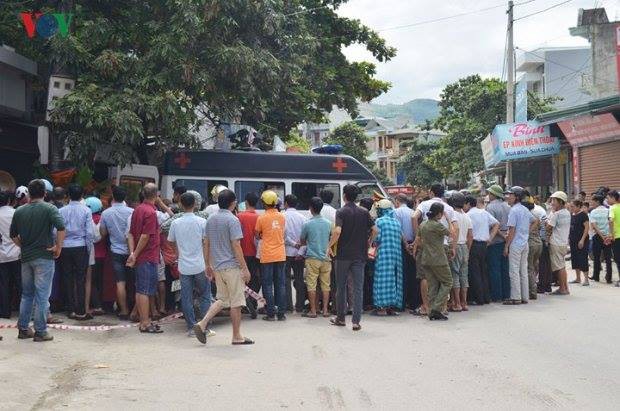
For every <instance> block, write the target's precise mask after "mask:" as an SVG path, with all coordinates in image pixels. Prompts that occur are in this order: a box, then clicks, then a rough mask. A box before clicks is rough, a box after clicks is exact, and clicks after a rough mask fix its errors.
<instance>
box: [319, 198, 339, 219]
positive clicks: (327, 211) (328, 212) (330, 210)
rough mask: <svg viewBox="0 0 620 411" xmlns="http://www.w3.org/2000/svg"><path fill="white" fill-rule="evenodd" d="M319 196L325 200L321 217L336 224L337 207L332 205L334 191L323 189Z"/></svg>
mask: <svg viewBox="0 0 620 411" xmlns="http://www.w3.org/2000/svg"><path fill="white" fill-rule="evenodd" d="M319 197H321V200H323V208H322V209H321V217H323V218H327V219H328V220H329V222H330V223H332V224H336V209H335V208H334V207H332V205H331V203H332V201H333V200H334V193H333V192H331V191H329V190H321V192H320V193H319Z"/></svg>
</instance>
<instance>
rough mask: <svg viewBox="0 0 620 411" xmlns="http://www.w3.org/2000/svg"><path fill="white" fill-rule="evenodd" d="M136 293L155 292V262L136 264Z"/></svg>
mask: <svg viewBox="0 0 620 411" xmlns="http://www.w3.org/2000/svg"><path fill="white" fill-rule="evenodd" d="M136 293H138V294H143V295H156V294H157V264H156V263H151V262H145V263H140V264H137V265H136Z"/></svg>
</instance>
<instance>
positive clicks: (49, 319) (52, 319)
mask: <svg viewBox="0 0 620 411" xmlns="http://www.w3.org/2000/svg"><path fill="white" fill-rule="evenodd" d="M63 322H64V321H63V320H61V319H60V318H58V317H54V316H52V315H50V316H49V317H47V323H48V324H62V323H63Z"/></svg>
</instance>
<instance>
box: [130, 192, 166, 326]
mask: <svg viewBox="0 0 620 411" xmlns="http://www.w3.org/2000/svg"><path fill="white" fill-rule="evenodd" d="M142 192H143V194H144V201H143V202H142V204H140V205H139V206H138V207H136V209H135V210H134V211H133V214H132V216H131V228H130V230H129V236H128V237H129V239H128V240H129V241H128V243H129V252H130V254H129V257H128V258H127V266H129V267H134V266H135V272H136V305H137V307H138V314H139V315H140V332H143V333H149V334H159V333H162V332H163V331H162V330H160V329H159V327H158V326H156V325H155V324H153V323H152V322H151V317H150V310H149V296H155V294H157V280H158V275H157V265H158V264H159V225H158V224H157V212H156V208H155V200H156V199H157V186H156V185H155V184H153V183H149V184H146V185H145V186H144V188H143V191H142Z"/></svg>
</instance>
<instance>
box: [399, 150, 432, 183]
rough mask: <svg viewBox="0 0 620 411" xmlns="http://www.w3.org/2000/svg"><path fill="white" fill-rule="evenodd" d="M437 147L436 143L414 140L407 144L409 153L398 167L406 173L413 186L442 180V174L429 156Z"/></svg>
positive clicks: (406, 177)
mask: <svg viewBox="0 0 620 411" xmlns="http://www.w3.org/2000/svg"><path fill="white" fill-rule="evenodd" d="M436 149H437V144H435V143H422V142H418V141H413V142H411V143H410V144H408V145H407V150H408V151H407V153H406V154H405V155H404V156H402V158H401V159H400V161H399V162H398V169H399V170H401V171H403V172H404V174H405V181H406V182H407V183H408V184H410V185H412V186H419V187H429V186H430V185H431V184H433V183H437V182H440V181H442V175H441V173H440V172H439V171H437V170H436V169H435V168H433V166H432V165H431V164H429V161H428V158H429V156H430V155H431V153H433V151H435V150H436Z"/></svg>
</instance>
